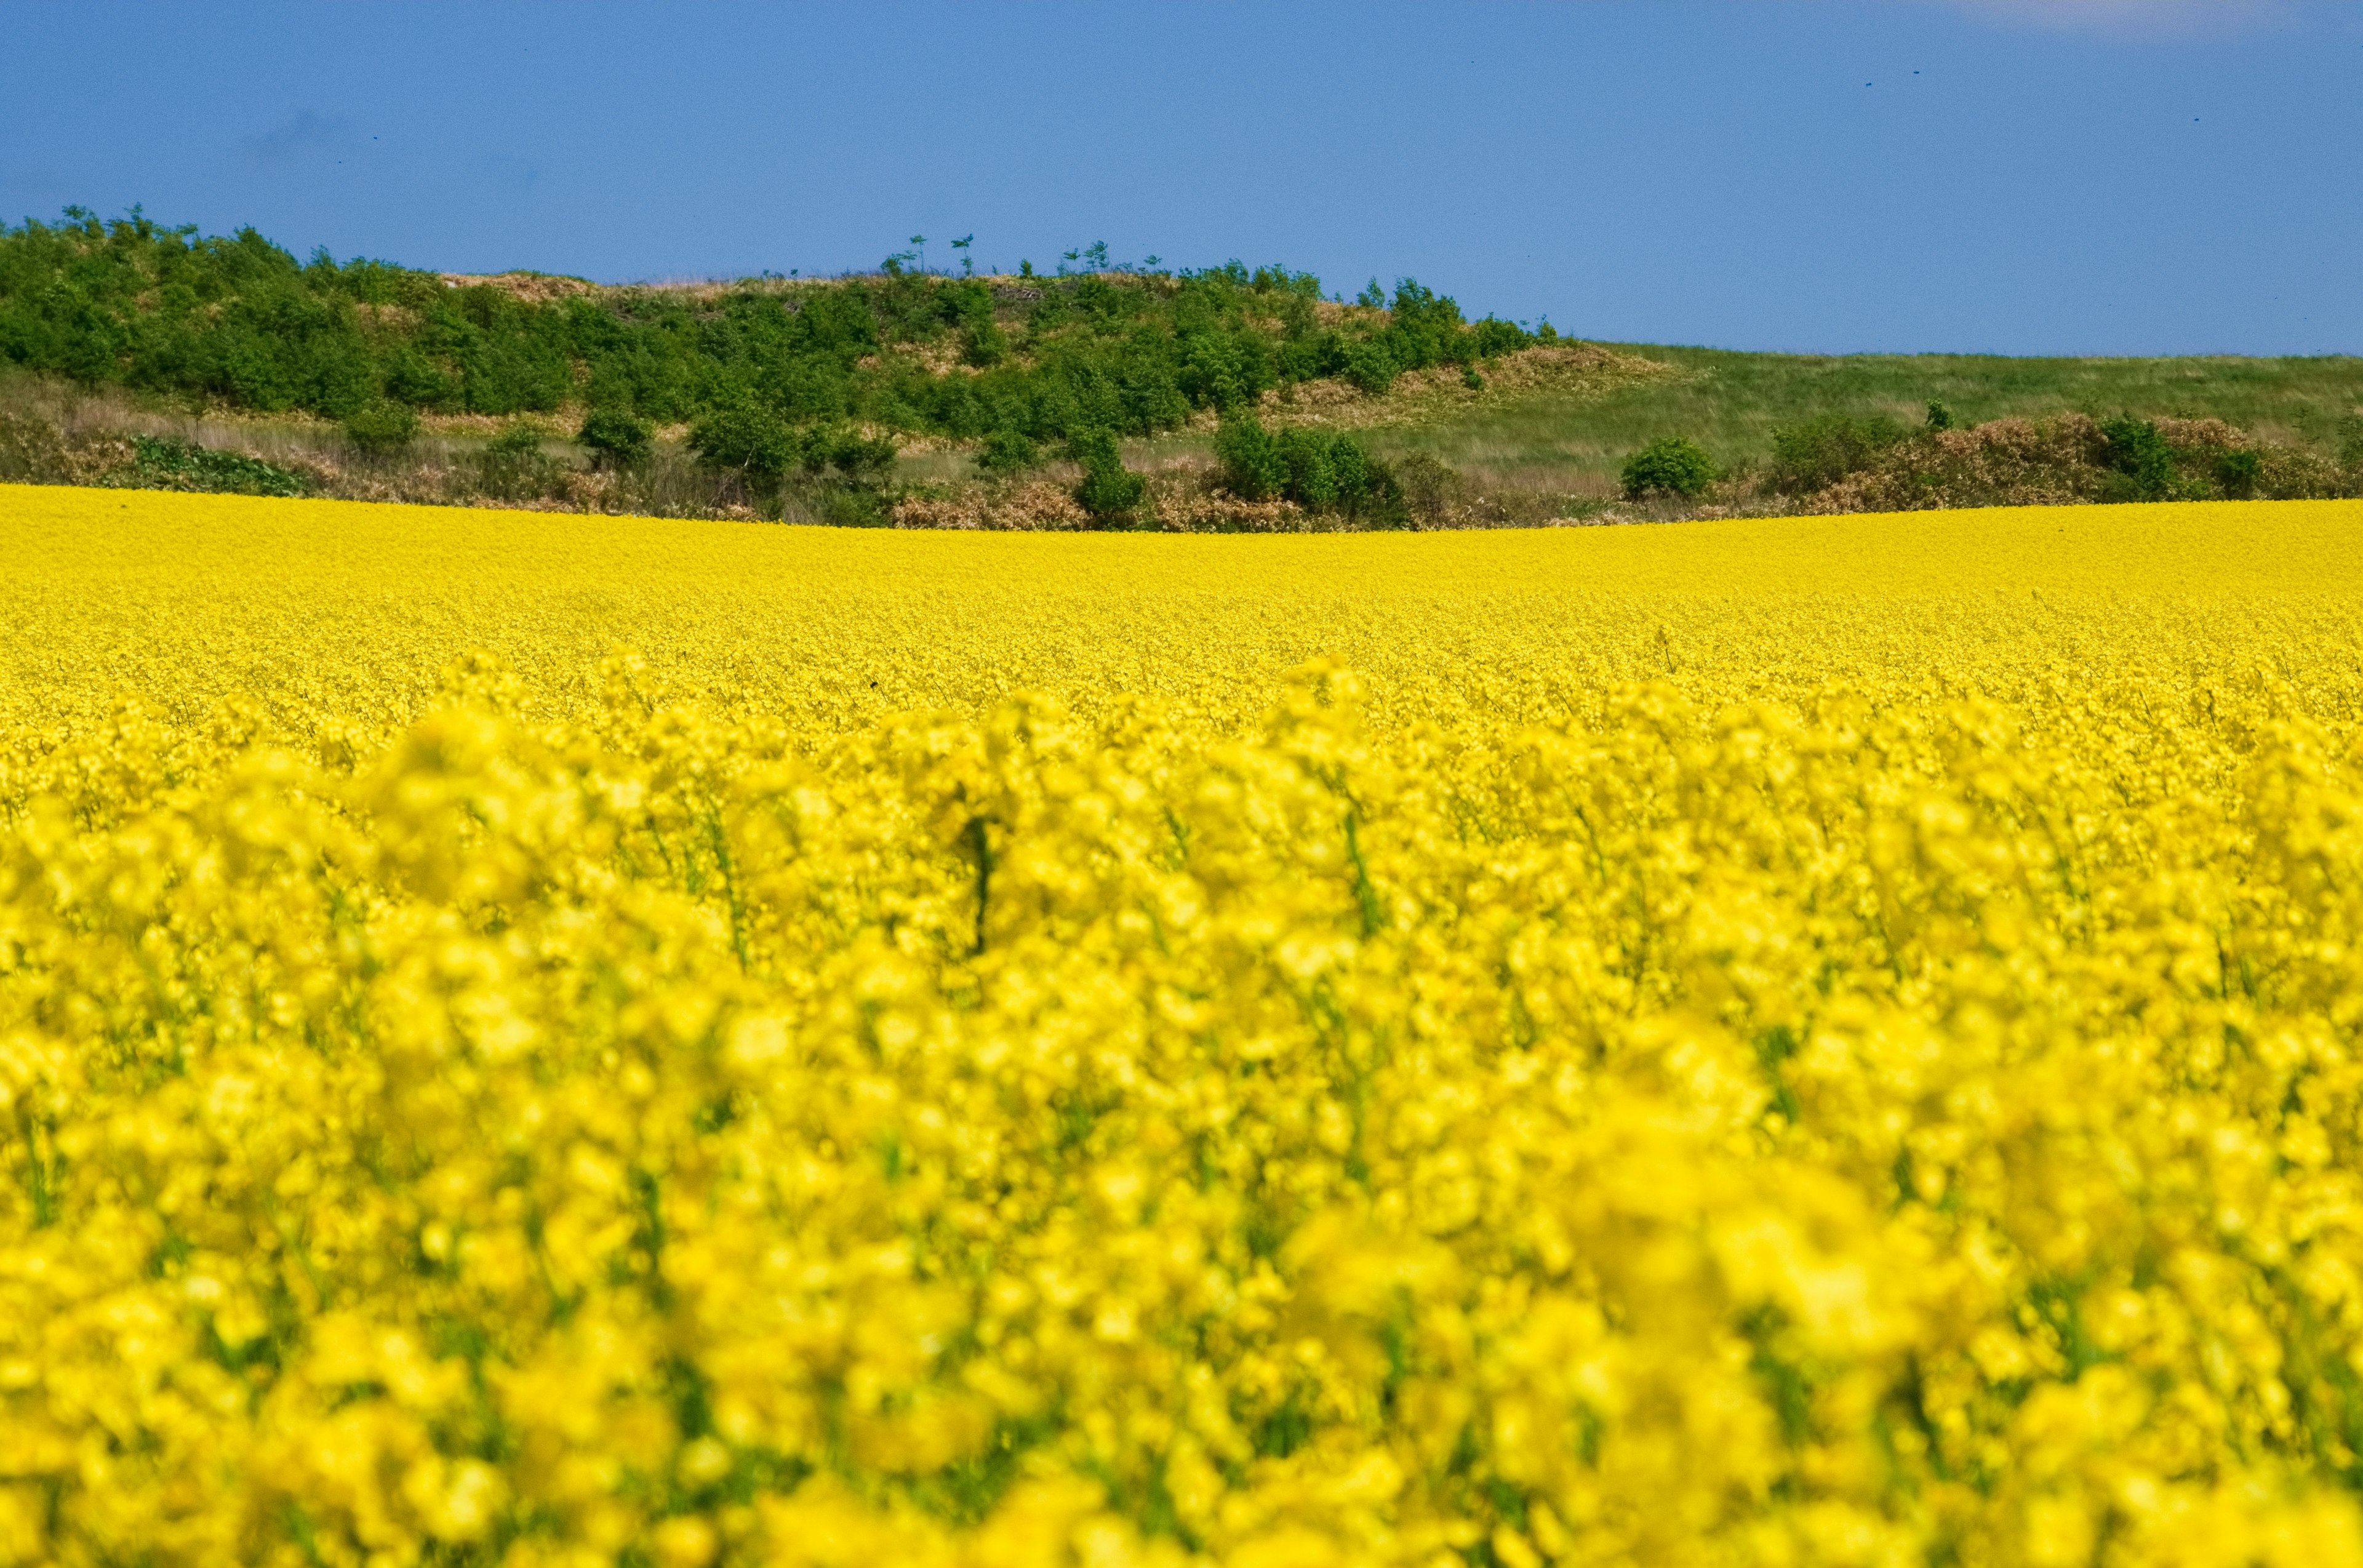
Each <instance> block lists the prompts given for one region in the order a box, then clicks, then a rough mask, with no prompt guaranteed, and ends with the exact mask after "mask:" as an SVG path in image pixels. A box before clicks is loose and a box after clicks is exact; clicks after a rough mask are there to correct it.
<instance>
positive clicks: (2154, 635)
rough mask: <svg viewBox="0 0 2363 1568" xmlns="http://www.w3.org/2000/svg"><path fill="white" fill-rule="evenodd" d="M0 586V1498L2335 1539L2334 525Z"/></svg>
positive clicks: (1168, 1523)
mask: <svg viewBox="0 0 2363 1568" xmlns="http://www.w3.org/2000/svg"><path fill="white" fill-rule="evenodd" d="M0 573H5V576H6V581H7V582H8V584H10V592H9V594H8V595H6V597H5V599H0V1562H27V1563H32V1562H76V1563H99V1562H135V1561H136V1562H148V1563H160V1564H161V1563H181V1562H188V1563H197V1562H246V1563H271V1564H282V1563H283V1564H288V1565H290V1568H294V1565H296V1564H319V1563H333V1564H355V1565H360V1564H372V1565H374V1564H381V1563H426V1562H434V1563H474V1562H483V1563H491V1562H502V1563H514V1564H520V1565H522V1564H527V1563H535V1564H538V1563H555V1562H568V1563H590V1562H620V1563H629V1564H634V1565H638V1564H643V1563H645V1564H649V1565H663V1568H702V1565H704V1564H707V1563H712V1562H729V1563H738V1562H749V1563H754V1562H764V1563H781V1564H814V1565H831V1568H852V1565H856V1564H871V1563H885V1562H895V1563H901V1562H916V1563H931V1564H932V1563H941V1564H975V1565H978V1568H1037V1565H1038V1568H1053V1565H1057V1568H1070V1565H1072V1568H1082V1565H1085V1564H1090V1565H1093V1568H1098V1565H1103V1564H1119V1563H1160V1564H1182V1563H1185V1562H1207V1563H1226V1564H1237V1565H1240V1568H1315V1565H1324V1564H1331V1563H1336V1564H1339V1565H1341V1568H1342V1565H1344V1564H1349V1563H1350V1564H1365V1563H1381V1564H1392V1563H1402V1564H1406V1565H1410V1564H1420V1565H1436V1568H1444V1565H1446V1564H1450V1563H1455V1562H1465V1563H1470V1564H1480V1565H1487V1568H1492V1565H1500V1568H1538V1565H1539V1564H1541V1563H1543V1562H1554V1563H1585V1564H1591V1563H1598V1564H1625V1563H1665V1564H1676V1563H1685V1564H1686V1563H1693V1562H1731V1563H1747V1564H1764V1565H1767V1568H1770V1565H1773V1564H1791V1563H1809V1562H1810V1563H1861V1564H1866V1565H1868V1564H1889V1563H1895V1564H1906V1563H1923V1562H1958V1563H1963V1564H1994V1565H2019V1564H2025V1565H2027V1568H2049V1565H2054V1564H2083V1563H2093V1562H2101V1563H2109V1564H2153V1563H2155V1564H2222V1565H2224V1568H2235V1565H2241V1568H2246V1565H2248V1564H2257V1563H2264V1564H2269V1565H2271V1568H2297V1565H2299V1564H2306V1565H2309V1568H2311V1565H2314V1564H2346V1565H2356V1564H2363V1516H2358V1510H2357V1504H2356V1501H2355V1497H2356V1492H2357V1485H2358V1483H2363V1462H2358V1459H2357V1453H2358V1451H2363V1377H2359V1376H2358V1372H2357V1369H2358V1368H2363V1182H2358V1156H2359V1155H2363V1039H2358V1031H2363V968H2358V966H2357V963H2356V962H2355V955H2356V952H2357V943H2358V941H2363V503H2356V502H2322V503H2283V504H2267V503H2250V504H2214V505H2162V506H2128V507H2102V506H2094V507H2081V508H2075V509H2052V510H2019V511H2007V510H1994V511H1987V512H1979V513H1945V512H1929V513H1917V514H1912V515H1909V516H1905V517H1859V516H1858V517H1818V518H1811V519H1802V520H1800V519H1747V520H1735V521H1722V522H1703V523H1689V524H1680V525H1670V526H1666V527H1655V528H1643V527H1635V528H1599V529H1561V530H1548V531H1536V532H1491V533H1462V534H1437V535H1359V536H1322V537H1282V538H1199V537H1170V538H1169V537H1157V536H1136V535H1087V536H1059V537H1051V536H1041V535H1017V536H981V535H942V534H911V533H898V532H873V531H833V530H819V529H807V528H781V527H777V526H770V525H760V524H728V523H713V522H692V521H665V520H655V519H645V518H624V517H582V516H553V515H544V514H503V513H488V512H468V511H457V510H446V509H438V508H430V507H418V506H361V505H356V504H349V503H334V502H317V501H276V500H262V499H253V498H246V497H219V496H192V495H165V494H159V493H149V492H119V491H95V490H75V489H71V488H67V487H62V486H45V487H23V486H7V487H0Z"/></svg>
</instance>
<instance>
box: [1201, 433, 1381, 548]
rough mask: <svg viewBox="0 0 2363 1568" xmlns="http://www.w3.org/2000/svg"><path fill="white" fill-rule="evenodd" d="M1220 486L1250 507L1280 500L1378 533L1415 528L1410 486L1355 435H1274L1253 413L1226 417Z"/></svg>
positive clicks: (1218, 440) (1219, 440)
mask: <svg viewBox="0 0 2363 1568" xmlns="http://www.w3.org/2000/svg"><path fill="white" fill-rule="evenodd" d="M1215 456H1216V457H1217V458H1218V459H1220V460H1221V462H1222V464H1223V468H1222V473H1221V476H1220V478H1219V480H1218V483H1219V484H1221V485H1222V487H1223V488H1224V489H1226V490H1227V491H1229V492H1230V493H1231V494H1232V495H1237V496H1238V497H1239V498H1240V499H1241V500H1245V501H1265V500H1270V499H1271V498H1273V497H1274V496H1278V497H1281V498H1283V499H1286V500H1290V501H1293V502H1295V503H1296V504H1297V505H1298V506H1302V507H1304V509H1305V510H1306V511H1308V512H1342V513H1345V514H1346V515H1348V516H1349V517H1354V518H1356V519H1358V520H1359V521H1360V522H1362V523H1363V524H1364V525H1365V526H1367V527H1370V528H1407V527H1409V526H1410V524H1411V513H1410V510H1409V508H1408V506H1406V504H1405V501H1404V498H1403V485H1402V484H1400V483H1399V482H1398V481H1397V480H1396V478H1395V475H1394V473H1393V471H1392V470H1391V469H1389V468H1388V467H1387V466H1386V464H1384V463H1382V462H1378V461H1377V460H1376V459H1374V458H1372V457H1371V456H1370V453H1369V452H1368V451H1367V450H1364V448H1363V446H1362V444H1361V443H1360V442H1359V441H1357V440H1355V439H1353V438H1352V437H1351V436H1341V435H1327V434H1324V433H1323V432H1321V431H1319V430H1309V429H1304V428H1295V429H1289V430H1283V431H1281V433H1280V434H1279V435H1278V436H1276V437H1275V436H1274V435H1272V434H1271V432H1270V431H1269V430H1267V429H1265V428H1263V424H1262V422H1261V421H1260V420H1259V419H1257V418H1256V417H1254V416H1253V415H1251V414H1237V415H1232V416H1229V417H1226V418H1225V419H1224V421H1223V426H1222V428H1221V429H1220V430H1219V431H1217V432H1216V433H1215Z"/></svg>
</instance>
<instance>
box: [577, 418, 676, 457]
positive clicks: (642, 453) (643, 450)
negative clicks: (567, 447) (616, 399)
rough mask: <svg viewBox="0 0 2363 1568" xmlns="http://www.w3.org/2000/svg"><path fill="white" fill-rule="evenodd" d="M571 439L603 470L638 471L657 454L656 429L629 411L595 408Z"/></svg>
mask: <svg viewBox="0 0 2363 1568" xmlns="http://www.w3.org/2000/svg"><path fill="white" fill-rule="evenodd" d="M574 439H576V440H578V441H580V442H582V445H583V446H585V447H587V448H589V449H590V450H591V456H592V461H593V462H596V463H598V464H599V465H600V466H601V467H604V468H638V467H639V466H640V465H642V464H643V463H645V462H648V461H649V455H650V454H651V453H653V452H654V451H655V450H656V439H657V433H656V427H654V426H653V425H650V424H649V422H648V421H647V420H646V419H643V418H641V417H639V416H638V415H637V414H635V413H633V412H632V411H631V410H630V409H628V408H614V407H609V408H594V409H593V410H591V412H590V413H589V414H587V415H585V416H584V417H583V419H582V429H581V430H580V431H578V432H576V434H575V437H574Z"/></svg>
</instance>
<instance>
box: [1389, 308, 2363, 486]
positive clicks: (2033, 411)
mask: <svg viewBox="0 0 2363 1568" xmlns="http://www.w3.org/2000/svg"><path fill="white" fill-rule="evenodd" d="M1618 347H1619V348H1620V350H1622V351H1624V352H1627V353H1632V354H1636V355H1639V356H1641V357H1643V358H1646V359H1650V360H1655V361H1659V362H1661V363H1664V364H1667V365H1670V366H1671V367H1673V368H1674V369H1675V370H1677V371H1678V372H1679V374H1678V375H1674V376H1670V377H1667V378H1664V379H1662V380H1656V381H1647V382H1640V383H1636V384H1630V385H1626V386H1624V387H1621V388H1619V389H1618V390H1616V391H1615V392H1614V393H1612V394H1611V395H1608V396H1606V397H1603V398H1597V399H1580V400H1575V399H1566V398H1561V397H1555V396H1550V395H1539V396H1531V397H1524V398H1517V399H1503V401H1502V402H1501V403H1500V404H1498V405H1496V406H1491V407H1485V408H1481V409H1473V410H1471V411H1470V414H1469V415H1468V416H1466V417H1461V418H1459V419H1455V420H1452V421H1450V422H1448V423H1439V424H1437V425H1433V426H1427V427H1423V428H1408V429H1405V430H1403V432H1402V433H1401V434H1400V435H1397V436H1393V437H1392V438H1389V439H1381V441H1379V442H1378V443H1376V445H1377V447H1378V450H1380V451H1381V453H1383V454H1384V455H1388V456H1398V455H1402V454H1404V453H1408V452H1411V451H1415V450H1417V451H1426V452H1429V453H1431V454H1432V455H1434V456H1436V457H1437V458H1439V459H1441V460H1442V461H1444V462H1447V463H1448V464H1450V465H1451V466H1453V467H1454V468H1457V469H1459V470H1461V471H1462V472H1464V473H1470V474H1471V475H1477V476H1482V477H1483V479H1484V480H1485V482H1486V483H1489V484H1493V485H1497V486H1500V487H1503V488H1508V489H1534V490H1547V491H1553V492H1559V491H1564V492H1565V493H1567V494H1570V495H1592V496H1600V497H1605V496H1610V495H1614V494H1615V493H1616V484H1617V470H1618V468H1619V466H1620V465H1621V464H1622V463H1623V462H1624V461H1625V458H1626V457H1627V456H1628V455H1630V454H1631V453H1632V452H1633V451H1634V450H1636V449H1638V448H1639V447H1641V446H1642V445H1644V444H1646V443H1647V442H1648V441H1651V440H1654V439H1657V438H1658V437H1659V436H1665V435H1687V436H1691V437H1692V438H1693V439H1697V440H1699V441H1701V442H1702V443H1703V444H1704V445H1705V446H1706V448H1707V449H1708V450H1710V451H1712V452H1713V453H1714V456H1715V458H1716V460H1717V462H1720V463H1722V464H1723V465H1724V466H1725V468H1727V469H1730V468H1738V467H1740V466H1743V465H1746V464H1750V463H1755V464H1760V463H1762V462H1764V460H1765V457H1766V454H1767V453H1769V451H1770V450H1771V439H1772V432H1773V430H1774V429H1776V428H1779V427H1781V426H1783V425H1794V424H1799V423H1802V422H1803V421H1804V420H1807V419H1811V418H1814V417H1817V416H1821V415H1825V414H1844V415H1851V416H1855V417H1867V416H1876V415H1885V416H1888V417H1893V418H1896V419H1899V420H1901V421H1902V422H1903V423H1904V424H1906V425H1917V424H1919V423H1920V422H1921V420H1922V418H1923V417H1924V415H1925V410H1926V406H1927V405H1928V403H1929V401H1930V400H1932V399H1934V400H1937V401H1941V402H1943V403H1944V404H1946V405H1947V406H1948V407H1950V408H1951V409H1952V411H1953V413H1954V415H1955V416H1956V417H1958V419H1959V420H1961V421H1962V422H1963V423H1965V424H1966V423H1981V422H1983V421H1985V420H1988V419H1999V418H2003V417H2010V416H2024V417H2045V416H2048V415H2053V414H2058V413H2060V412H2062V411H2064V410H2069V409H2073V410H2076V411H2079V412H2081V413H2086V414H2091V415H2093V416H2094V417H2102V418H2105V417H2112V416H2114V415H2117V414H2121V413H2131V414H2135V415H2136V416H2139V417H2145V418H2151V417H2159V416H2169V417H2178V418H2199V417H2215V418H2220V419H2224V420H2227V421H2229V422H2230V423H2232V424H2235V425H2237V426H2239V427H2241V428H2243V429H2247V430H2249V431H2251V432H2253V433H2255V434H2258V435H2260V436H2265V437H2268V438H2270V439H2284V440H2293V441H2302V442H2306V443H2310V444H2313V445H2316V446H2320V447H2324V448H2328V449H2331V450H2335V449H2336V448H2337V447H2338V446H2339V445H2340V443H2341V442H2342V441H2343V440H2346V439H2350V438H2351V437H2352V436H2353V435H2354V434H2355V432H2356V431H2357V429H2363V360H2357V359H2355V358H2353V357H2351V356H2337V355H2329V356H2324V357H2322V358H2319V359H2283V360H2263V359H2240V358H2235V357H2231V356H2213V357H2189V358H2180V359H2010V358H2003V357H2001V356H1996V355H1973V354H1849V355H1811V354H1761V353H1741V352H1736V351H1732V350H1720V349H1686V348H1670V347H1664V346H1659V345H1647V344H1636V345H1619V346H1618Z"/></svg>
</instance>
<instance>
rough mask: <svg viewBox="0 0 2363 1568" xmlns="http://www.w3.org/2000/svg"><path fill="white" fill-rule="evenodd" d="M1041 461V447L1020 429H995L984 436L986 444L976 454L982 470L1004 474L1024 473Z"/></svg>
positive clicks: (978, 464)
mask: <svg viewBox="0 0 2363 1568" xmlns="http://www.w3.org/2000/svg"><path fill="white" fill-rule="evenodd" d="M1041 461H1042V450H1041V449H1040V448H1039V447H1037V446H1036V445H1035V444H1034V442H1033V440H1032V439H1029V438H1028V437H1026V435H1025V434H1024V433H1023V432H1022V431H1018V430H995V431H993V433H992V434H990V435H988V436H986V437H985V438H984V446H983V448H982V450H980V451H978V453H977V454H976V466H977V468H978V469H979V470H980V471H981V472H982V473H990V474H995V475H1002V476H1006V475H1008V474H1012V473H1024V472H1025V471H1026V470H1027V469H1029V468H1032V467H1034V466H1035V465H1036V464H1037V463H1039V462H1041Z"/></svg>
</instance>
